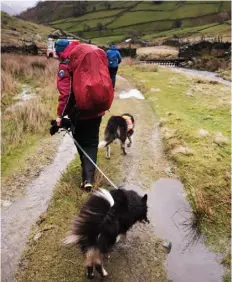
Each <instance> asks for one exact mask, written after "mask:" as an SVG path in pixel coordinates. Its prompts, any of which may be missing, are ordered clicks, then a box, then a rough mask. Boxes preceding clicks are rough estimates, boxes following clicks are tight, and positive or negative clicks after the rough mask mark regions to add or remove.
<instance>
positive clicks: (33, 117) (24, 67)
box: [1, 54, 57, 173]
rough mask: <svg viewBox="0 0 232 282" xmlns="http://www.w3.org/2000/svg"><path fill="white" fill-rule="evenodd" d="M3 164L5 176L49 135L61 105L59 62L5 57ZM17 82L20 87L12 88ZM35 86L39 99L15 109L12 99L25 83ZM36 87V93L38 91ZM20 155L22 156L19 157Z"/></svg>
mask: <svg viewBox="0 0 232 282" xmlns="http://www.w3.org/2000/svg"><path fill="white" fill-rule="evenodd" d="M1 67H2V82H3V83H2V110H3V115H2V147H1V148H2V164H3V173H5V171H7V167H8V166H10V160H11V159H12V161H14V160H15V157H16V155H20V154H21V152H22V151H23V150H24V149H23V148H25V147H27V146H29V145H30V142H31V140H32V139H33V138H34V139H36V136H38V135H46V134H47V133H48V128H49V121H50V119H51V118H52V117H54V116H55V108H56V104H57V90H56V83H55V81H56V80H55V79H56V77H55V76H56V71H57V61H55V60H51V61H48V60H47V59H46V58H43V57H42V58H41V57H34V56H20V55H8V54H4V55H2V66H1ZM12 81H14V82H15V84H16V87H13V88H12V87H11V82H12ZM25 82H26V83H27V84H29V85H31V86H33V87H32V88H31V90H32V92H35V93H32V94H35V97H33V98H32V99H30V100H28V101H20V103H19V104H17V103H16V104H15V105H13V107H11V108H9V106H12V105H11V104H10V103H13V100H12V97H13V96H14V95H15V94H17V91H18V88H19V87H20V86H21V85H22V83H25ZM35 87H37V88H36V90H35V89H34V88H35ZM18 152H19V153H18Z"/></svg>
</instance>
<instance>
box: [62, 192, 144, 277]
mask: <svg viewBox="0 0 232 282" xmlns="http://www.w3.org/2000/svg"><path fill="white" fill-rule="evenodd" d="M136 222H149V221H148V219H147V195H144V196H143V197H140V196H139V195H138V194H137V193H136V192H135V191H127V190H124V189H118V190H112V191H110V192H109V191H107V190H105V189H99V190H98V191H97V192H95V193H94V194H93V195H91V196H90V198H89V199H88V201H87V202H86V204H85V205H84V206H83V208H82V209H81V211H80V214H79V216H78V217H77V218H76V220H75V222H74V225H73V230H72V233H71V235H69V236H67V237H66V238H65V239H64V241H63V243H64V244H66V245H68V244H72V243H76V244H77V246H78V247H79V248H80V249H81V251H82V253H83V254H84V256H85V266H86V268H87V276H88V278H90V279H91V278H93V277H94V268H95V269H96V271H97V272H98V273H100V275H101V276H102V277H105V276H107V275H108V274H107V272H106V270H105V269H104V267H103V256H104V254H108V253H109V252H110V251H111V249H112V247H113V246H114V245H115V243H116V242H117V241H118V240H119V239H120V236H121V235H126V233H127V231H128V230H129V229H130V228H131V227H132V226H133V225H134V224H135V223H136Z"/></svg>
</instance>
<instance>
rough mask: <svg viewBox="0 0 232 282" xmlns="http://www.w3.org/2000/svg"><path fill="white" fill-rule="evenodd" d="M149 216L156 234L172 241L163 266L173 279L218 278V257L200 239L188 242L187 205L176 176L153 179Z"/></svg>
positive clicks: (209, 281) (203, 281) (205, 281)
mask: <svg viewBox="0 0 232 282" xmlns="http://www.w3.org/2000/svg"><path fill="white" fill-rule="evenodd" d="M148 199H149V213H150V219H151V221H152V223H153V225H154V232H155V234H156V235H157V236H160V237H161V238H163V239H167V240H168V241H171V243H172V249H171V252H170V253H169V254H168V257H167V262H166V269H167V274H168V279H171V280H173V281H174V282H186V281H188V282H219V281H222V276H223V266H222V265H221V264H220V259H222V257H221V256H220V255H219V254H215V253H213V252H211V251H210V250H209V249H208V248H207V247H206V246H205V245H204V242H203V240H202V239H201V240H199V241H197V242H195V243H194V244H192V245H189V246H188V244H189V243H191V242H189V237H188V234H189V230H186V227H185V226H183V223H184V222H186V220H187V222H188V219H190V217H191V207H190V204H189V203H188V201H187V200H186V198H185V195H184V192H183V185H182V183H181V182H180V181H179V180H177V179H164V178H163V179H160V180H158V181H156V182H155V183H154V184H153V186H152V189H151V191H150V192H149V194H148Z"/></svg>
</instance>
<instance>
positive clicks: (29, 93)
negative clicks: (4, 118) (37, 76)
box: [5, 84, 36, 113]
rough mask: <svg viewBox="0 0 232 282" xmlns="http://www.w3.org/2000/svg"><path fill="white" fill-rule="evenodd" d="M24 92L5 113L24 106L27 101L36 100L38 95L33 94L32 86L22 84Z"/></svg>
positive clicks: (14, 99) (16, 96) (14, 98)
mask: <svg viewBox="0 0 232 282" xmlns="http://www.w3.org/2000/svg"><path fill="white" fill-rule="evenodd" d="M21 87H22V91H21V93H20V94H18V95H15V96H14V97H13V98H12V99H13V101H14V102H13V104H12V105H10V106H8V107H7V108H6V110H5V112H6V113H7V112H9V111H12V110H14V109H15V107H19V106H22V105H23V104H24V103H25V102H26V101H28V100H31V99H33V98H36V94H35V93H34V92H33V89H32V87H31V86H29V85H27V84H22V85H21Z"/></svg>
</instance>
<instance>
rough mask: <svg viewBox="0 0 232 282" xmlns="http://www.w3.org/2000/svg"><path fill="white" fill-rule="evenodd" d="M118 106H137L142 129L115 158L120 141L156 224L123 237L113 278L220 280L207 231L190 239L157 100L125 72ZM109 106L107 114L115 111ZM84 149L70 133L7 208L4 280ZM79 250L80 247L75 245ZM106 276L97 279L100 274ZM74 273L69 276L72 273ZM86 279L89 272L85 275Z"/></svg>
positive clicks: (123, 165) (125, 164) (129, 182)
mask: <svg viewBox="0 0 232 282" xmlns="http://www.w3.org/2000/svg"><path fill="white" fill-rule="evenodd" d="M110 112H111V114H113V115H117V114H122V113H125V112H129V113H131V114H133V115H134V118H135V134H134V138H133V144H132V147H131V148H128V149H127V151H128V155H127V156H125V157H124V156H122V157H120V162H119V163H115V162H114V155H115V154H116V153H118V152H119V151H118V150H116V149H115V148H116V147H117V146H119V145H117V144H115V145H113V146H112V156H111V160H109V166H112V167H113V166H115V165H118V166H119V170H120V179H121V183H122V185H123V188H125V189H133V190H135V191H137V192H138V193H140V194H145V193H147V194H148V205H149V219H150V221H151V223H150V224H146V225H144V224H138V225H136V226H134V228H133V229H132V230H131V231H130V232H128V236H127V238H126V240H122V241H121V242H119V243H118V244H117V246H116V248H115V250H114V251H113V253H112V254H111V257H110V259H109V260H107V261H106V263H105V268H106V270H107V271H108V273H109V274H110V275H109V277H108V278H106V280H105V281H111V282H113V281H114V282H117V281H118V282H140V281H141V282H142V281H147V282H156V281H157V282H158V281H160V282H165V281H174V282H186V281H188V282H219V281H222V276H223V267H222V266H221V264H220V259H221V256H220V255H219V254H214V253H212V252H211V251H210V250H209V249H208V248H207V247H206V246H205V245H204V241H203V239H200V240H199V241H197V242H194V244H192V242H190V239H189V238H190V237H191V236H190V237H189V234H190V233H189V228H185V227H186V226H185V223H186V222H188V221H189V220H190V217H191V207H190V206H189V203H188V202H187V201H186V199H185V195H184V190H183V185H182V183H181V182H180V181H179V180H178V177H176V175H175V173H174V171H175V168H174V167H173V166H172V164H171V163H169V162H168V160H167V159H166V157H165V154H164V152H163V146H162V141H161V137H160V135H159V126H158V124H159V123H158V120H157V117H156V116H155V114H154V112H153V110H152V109H151V107H150V105H149V102H148V101H147V100H146V99H144V96H143V94H142V93H140V92H139V91H138V90H137V89H134V87H133V85H131V84H130V83H129V82H128V81H127V80H126V79H124V78H123V77H121V76H118V80H117V88H116V93H115V101H114V104H113V107H112V109H111V111H110ZM109 116H110V114H107V115H106V117H105V118H109ZM75 153H76V149H75V147H74V145H73V142H72V140H71V139H70V137H69V136H65V137H64V138H63V140H62V142H61V144H60V145H59V147H58V151H57V154H56V156H55V158H54V160H53V162H52V163H51V164H50V165H48V166H47V167H46V168H45V169H44V170H43V171H42V172H41V174H40V175H39V176H38V177H37V178H36V179H35V180H33V181H32V182H31V183H30V184H29V185H28V186H27V187H26V188H25V191H26V193H25V194H24V195H23V196H21V197H18V198H17V199H16V200H15V201H14V202H13V203H12V204H11V205H9V206H6V207H3V208H2V246H1V248H2V249H1V251H2V281H3V282H8V281H9V282H11V281H14V273H15V271H16V269H17V265H18V262H19V260H20V257H21V255H22V252H23V249H24V246H25V243H26V241H27V238H28V235H29V233H30V229H31V226H32V225H33V224H34V223H35V222H36V220H37V219H38V217H39V215H40V214H41V213H42V212H44V211H46V209H47V207H48V203H49V200H50V199H51V197H52V192H53V188H54V187H55V184H56V183H57V181H58V180H59V178H60V176H61V173H62V172H63V171H64V170H65V168H66V167H67V165H68V163H70V161H71V160H72V159H73V158H74V157H75ZM190 231H191V230H190ZM73 251H75V249H74V248H73ZM98 280H99V281H100V279H98V278H97V279H96V280H95V281H98ZM65 281H68V278H67V280H65ZM83 281H86V279H85V278H84V277H83Z"/></svg>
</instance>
